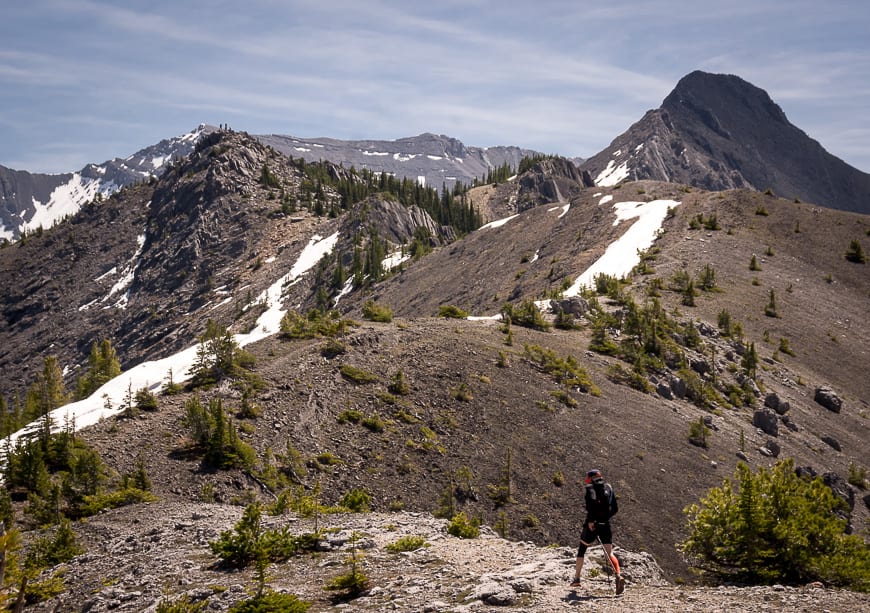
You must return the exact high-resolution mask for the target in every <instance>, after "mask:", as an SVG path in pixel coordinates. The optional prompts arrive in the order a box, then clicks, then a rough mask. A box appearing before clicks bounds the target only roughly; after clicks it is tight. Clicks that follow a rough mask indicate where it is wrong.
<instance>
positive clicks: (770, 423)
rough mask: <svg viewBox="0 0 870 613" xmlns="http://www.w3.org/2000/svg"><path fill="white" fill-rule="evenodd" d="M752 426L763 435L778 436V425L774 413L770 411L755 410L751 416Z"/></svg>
mask: <svg viewBox="0 0 870 613" xmlns="http://www.w3.org/2000/svg"><path fill="white" fill-rule="evenodd" d="M752 425H753V426H755V427H756V428H760V429H761V430H762V431H763V432H764V433H765V434H769V435H770V436H779V424H778V422H777V419H776V413H775V412H774V411H772V410H770V409H756V410H755V414H754V415H753V416H752Z"/></svg>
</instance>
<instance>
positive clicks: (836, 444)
mask: <svg viewBox="0 0 870 613" xmlns="http://www.w3.org/2000/svg"><path fill="white" fill-rule="evenodd" d="M822 442H823V443H825V444H827V445H828V446H829V447H831V448H832V449H836V450H837V451H843V449H842V447H840V441H838V440H837V439H835V438H834V437H833V436H823V437H822Z"/></svg>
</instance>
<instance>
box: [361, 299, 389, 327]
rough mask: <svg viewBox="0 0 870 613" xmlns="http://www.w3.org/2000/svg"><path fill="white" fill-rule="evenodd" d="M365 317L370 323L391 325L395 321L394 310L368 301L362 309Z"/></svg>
mask: <svg viewBox="0 0 870 613" xmlns="http://www.w3.org/2000/svg"><path fill="white" fill-rule="evenodd" d="M362 314H363V317H364V318H365V319H367V320H369V321H377V322H381V323H390V322H391V321H393V309H391V308H390V307H389V306H387V305H380V304H377V303H375V301H374V300H366V302H365V304H363V307H362Z"/></svg>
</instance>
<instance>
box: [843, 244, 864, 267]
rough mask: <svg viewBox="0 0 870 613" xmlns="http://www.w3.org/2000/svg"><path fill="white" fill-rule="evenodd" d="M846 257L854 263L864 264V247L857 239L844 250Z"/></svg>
mask: <svg viewBox="0 0 870 613" xmlns="http://www.w3.org/2000/svg"><path fill="white" fill-rule="evenodd" d="M846 259H847V260H849V261H850V262H855V263H856V264H864V263H865V262H866V261H867V256H866V255H864V248H863V247H861V243H860V242H858V241H857V240H854V241H852V242H851V243H850V244H849V249H848V250H847V251H846Z"/></svg>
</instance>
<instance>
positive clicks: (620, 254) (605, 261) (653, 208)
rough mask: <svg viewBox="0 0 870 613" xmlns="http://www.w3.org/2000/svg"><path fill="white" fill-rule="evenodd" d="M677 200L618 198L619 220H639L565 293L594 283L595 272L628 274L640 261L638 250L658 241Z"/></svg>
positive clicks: (620, 275) (615, 206)
mask: <svg viewBox="0 0 870 613" xmlns="http://www.w3.org/2000/svg"><path fill="white" fill-rule="evenodd" d="M679 204H680V203H679V202H677V201H676V200H653V201H652V202H617V203H616V204H614V205H613V209H614V211H616V220H615V221H614V222H613V225H618V224H619V222H620V221H624V220H628V219H634V218H637V221H636V222H634V223H633V224H632V226H631V227H630V228H629V229H628V230H626V231H625V233H624V234H623V235H622V236H621V237H619V238H618V239H616V240H615V241H614V242H612V243H611V244H610V246H608V247H607V250H606V251H605V252H604V255H602V256H601V257H600V258H598V259H597V260H596V261H595V263H594V264H592V266H590V267H589V268H587V269H586V271H585V272H584V273H583V274H582V275H580V276H579V277H578V278H577V280H576V281H574V285H572V286H571V287H569V288H568V289H567V290H566V291H565V296H566V297H570V296H576V295H577V294H579V293H580V290H581V289H582V288H583V287H590V286H592V285H593V283H594V282H595V276H596V275H599V274H607V275H612V276H615V277H624V276H625V275H627V274H628V273H629V272H631V269H632V268H634V267H635V265H636V264H637V263H638V262H640V257H639V256H638V254H637V252H638V250H644V249H648V248H649V247H650V246H651V245H652V244H653V241H655V239H656V236H657V234H658V232H659V230H660V229H661V227H662V222H663V221H664V220H665V217H666V216H667V214H668V209H669V208H673V207H675V206H678V205H679Z"/></svg>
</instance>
